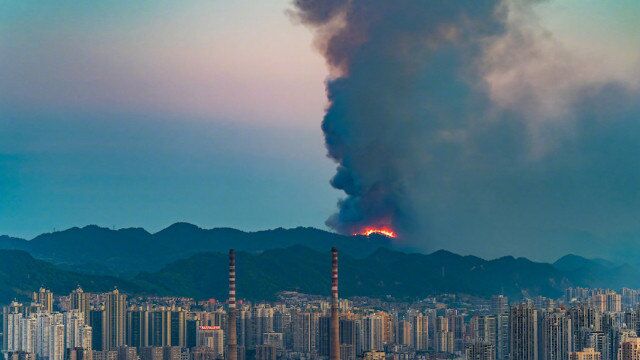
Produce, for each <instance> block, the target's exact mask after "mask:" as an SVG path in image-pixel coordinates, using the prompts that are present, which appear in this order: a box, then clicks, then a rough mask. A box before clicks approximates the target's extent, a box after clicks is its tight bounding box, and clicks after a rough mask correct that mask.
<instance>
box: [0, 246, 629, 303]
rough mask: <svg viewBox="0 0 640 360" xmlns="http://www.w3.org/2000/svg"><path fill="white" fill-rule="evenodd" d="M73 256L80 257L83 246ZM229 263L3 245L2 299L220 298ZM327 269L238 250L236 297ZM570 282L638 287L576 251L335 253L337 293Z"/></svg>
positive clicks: (315, 277) (297, 254) (304, 255)
mask: <svg viewBox="0 0 640 360" xmlns="http://www.w3.org/2000/svg"><path fill="white" fill-rule="evenodd" d="M79 249H81V248H79ZM78 254H79V255H78V256H82V255H81V254H82V251H81V250H79V251H78ZM227 261H228V260H227V255H226V248H225V252H224V253H223V252H202V253H198V254H195V255H191V256H189V257H188V258H186V259H181V260H176V261H173V262H170V263H168V264H166V265H165V266H164V267H163V268H162V269H160V270H157V271H152V272H141V273H139V274H138V275H137V276H135V277H133V278H131V279H129V280H123V279H119V278H116V277H112V276H98V275H89V274H80V273H77V272H73V271H68V270H65V269H64V268H63V267H62V266H60V265H52V264H50V263H47V262H45V261H42V260H36V259H34V258H33V257H32V256H31V255H29V254H28V253H26V252H24V251H20V250H0V303H6V302H8V301H10V300H11V299H12V298H14V297H23V298H24V297H26V295H27V294H28V293H29V292H30V291H33V290H34V289H37V288H38V287H40V286H46V287H48V288H51V289H52V290H53V291H54V292H56V293H59V294H66V293H68V292H69V291H70V290H72V289H73V288H74V287H75V286H76V285H77V284H80V285H82V286H83V287H84V288H85V289H87V290H89V291H106V290H110V289H112V288H113V287H114V286H116V285H117V286H118V287H119V288H121V289H123V290H125V291H127V292H129V293H133V294H158V295H180V296H190V297H194V298H196V299H205V298H210V297H215V298H218V299H224V298H225V296H226V292H227V271H228V267H227V266H228V264H227ZM329 274H330V255H329V251H328V248H323V250H322V251H316V250H313V249H310V248H308V247H305V246H300V245H295V246H291V247H288V248H282V249H270V250H266V251H264V252H261V253H250V252H244V251H240V252H238V259H237V275H238V282H237V284H238V285H237V287H238V294H239V296H240V297H241V298H247V299H251V300H261V299H270V298H273V297H274V295H275V294H276V293H277V292H279V291H282V290H298V291H301V292H306V293H312V294H327V290H328V289H329ZM567 286H602V287H611V288H619V287H622V286H628V287H640V273H639V272H638V271H637V270H636V269H635V268H633V267H630V266H628V265H623V266H616V265H613V264H608V263H606V264H603V263H602V262H601V261H598V260H589V259H585V258H581V257H576V256H574V255H571V256H569V257H565V258H562V259H560V260H558V261H557V262H556V263H555V264H554V265H552V264H547V263H537V262H532V261H530V260H527V259H524V258H513V257H510V256H508V257H502V258H499V259H494V260H484V259H481V258H478V257H474V256H460V255H457V254H454V253H450V252H447V251H443V250H440V251H436V252H434V253H432V254H429V255H425V254H407V253H403V252H399V251H393V250H389V249H385V248H380V249H378V250H376V251H375V252H373V253H370V254H369V255H366V256H364V257H354V256H351V255H348V254H345V252H341V255H340V291H341V295H342V296H347V297H348V296H356V295H360V296H372V297H385V296H387V295H392V296H394V297H396V298H400V299H403V298H414V299H415V298H421V297H425V296H427V295H431V294H439V293H445V292H447V293H465V294H470V295H476V296H485V297H486V296H489V295H492V294H496V293H503V294H506V295H509V296H511V297H514V298H519V297H521V296H523V295H529V296H536V295H545V296H551V297H557V296H560V295H562V291H563V289H564V288H565V287H567Z"/></svg>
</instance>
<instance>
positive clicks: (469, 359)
mask: <svg viewBox="0 0 640 360" xmlns="http://www.w3.org/2000/svg"><path fill="white" fill-rule="evenodd" d="M495 358H496V348H495V345H494V344H492V343H489V342H486V341H474V342H471V343H469V344H467V346H466V348H465V360H495Z"/></svg>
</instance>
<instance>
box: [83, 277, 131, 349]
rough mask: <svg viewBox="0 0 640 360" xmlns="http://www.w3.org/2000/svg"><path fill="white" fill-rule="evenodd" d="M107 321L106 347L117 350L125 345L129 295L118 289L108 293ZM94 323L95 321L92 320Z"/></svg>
mask: <svg viewBox="0 0 640 360" xmlns="http://www.w3.org/2000/svg"><path fill="white" fill-rule="evenodd" d="M104 310H105V323H104V324H103V326H102V328H103V334H102V336H103V337H104V339H105V341H104V349H103V350H115V349H117V348H118V347H119V346H123V345H125V331H126V321H127V320H126V315H127V295H125V294H122V293H120V291H118V289H115V290H113V291H112V292H109V293H107V295H106V299H105V304H104ZM92 324H93V322H92Z"/></svg>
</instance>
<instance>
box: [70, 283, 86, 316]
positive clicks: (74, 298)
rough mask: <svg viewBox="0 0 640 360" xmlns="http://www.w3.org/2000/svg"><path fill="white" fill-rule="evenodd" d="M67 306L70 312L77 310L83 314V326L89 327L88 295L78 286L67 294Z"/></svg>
mask: <svg viewBox="0 0 640 360" xmlns="http://www.w3.org/2000/svg"><path fill="white" fill-rule="evenodd" d="M69 306H70V309H71V310H78V311H80V312H81V313H83V314H84V320H85V324H87V325H91V319H90V316H89V312H90V311H91V303H90V301H89V294H87V293H85V292H84V290H82V288H81V287H80V286H78V287H77V288H76V289H75V290H73V291H72V292H71V294H69Z"/></svg>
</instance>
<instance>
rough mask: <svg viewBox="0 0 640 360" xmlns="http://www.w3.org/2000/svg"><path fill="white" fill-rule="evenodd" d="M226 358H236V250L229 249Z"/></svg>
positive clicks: (235, 359) (231, 359)
mask: <svg viewBox="0 0 640 360" xmlns="http://www.w3.org/2000/svg"><path fill="white" fill-rule="evenodd" d="M227 331H228V332H229V334H228V336H227V359H229V360H237V359H238V338H237V333H236V252H235V251H234V250H233V249H231V250H229V316H228V319H227Z"/></svg>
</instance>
